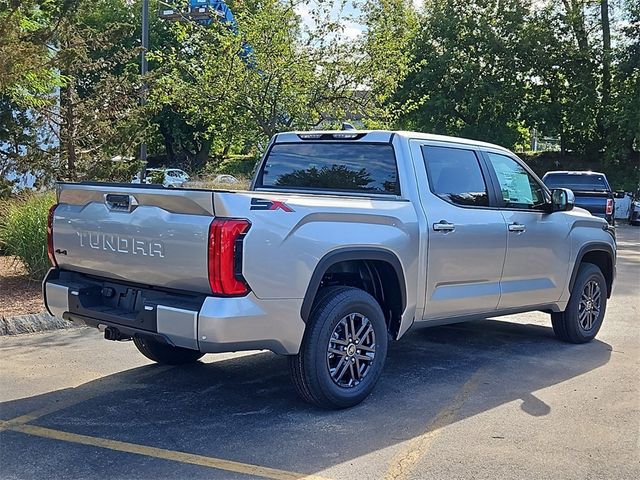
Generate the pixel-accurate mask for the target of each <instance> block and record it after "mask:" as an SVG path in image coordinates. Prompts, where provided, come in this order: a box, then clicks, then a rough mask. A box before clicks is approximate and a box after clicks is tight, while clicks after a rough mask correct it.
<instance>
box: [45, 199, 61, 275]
mask: <svg viewBox="0 0 640 480" xmlns="http://www.w3.org/2000/svg"><path fill="white" fill-rule="evenodd" d="M57 206H58V205H52V206H51V208H49V214H48V215H47V255H48V256H49V261H50V262H51V265H52V266H54V267H57V266H58V262H56V255H55V253H54V251H53V216H54V214H55V212H56V207H57Z"/></svg>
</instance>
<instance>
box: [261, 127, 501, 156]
mask: <svg viewBox="0 0 640 480" xmlns="http://www.w3.org/2000/svg"><path fill="white" fill-rule="evenodd" d="M394 135H398V136H400V137H403V138H406V139H407V140H427V141H433V142H444V143H456V144H462V145H469V146H474V147H484V148H491V149H495V150H502V151H505V152H509V149H507V148H505V147H502V146H500V145H495V144H493V143H487V142H481V141H479V140H472V139H469V138H461V137H450V136H447V135H436V134H432V133H422V132H411V131H405V130H356V129H354V130H309V131H292V132H283V133H278V134H276V135H275V137H274V140H273V141H274V143H295V142H304V141H310V140H320V141H322V140H326V141H332V140H333V141H341V140H350V141H356V142H357V141H359V142H380V143H389V142H391V140H392V138H393V136H394Z"/></svg>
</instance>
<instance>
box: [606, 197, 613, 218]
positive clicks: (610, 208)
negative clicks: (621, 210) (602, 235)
mask: <svg viewBox="0 0 640 480" xmlns="http://www.w3.org/2000/svg"><path fill="white" fill-rule="evenodd" d="M612 213H613V198H607V215H611V214H612Z"/></svg>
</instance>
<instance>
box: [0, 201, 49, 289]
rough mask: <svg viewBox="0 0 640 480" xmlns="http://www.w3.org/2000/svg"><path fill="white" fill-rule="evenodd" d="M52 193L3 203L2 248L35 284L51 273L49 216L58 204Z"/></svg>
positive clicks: (0, 214) (0, 215)
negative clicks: (35, 281) (48, 245)
mask: <svg viewBox="0 0 640 480" xmlns="http://www.w3.org/2000/svg"><path fill="white" fill-rule="evenodd" d="M55 201H56V199H55V195H54V193H53V192H47V193H39V194H31V195H27V196H23V197H19V198H16V199H12V200H8V201H7V200H5V201H2V202H1V203H0V244H1V245H2V251H3V252H4V254H6V255H13V256H16V257H17V258H19V259H20V260H21V261H22V263H23V264H24V265H25V267H26V269H27V272H28V274H29V276H30V277H31V278H32V279H33V280H41V279H42V278H43V277H44V274H45V273H46V272H47V270H48V269H49V266H50V264H49V258H48V257H47V214H48V212H49V208H50V207H51V206H52V205H53V204H54V203H55Z"/></svg>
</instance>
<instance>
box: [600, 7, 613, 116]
mask: <svg viewBox="0 0 640 480" xmlns="http://www.w3.org/2000/svg"><path fill="white" fill-rule="evenodd" d="M600 15H601V17H602V106H603V107H605V108H606V107H608V106H609V104H610V103H611V25H610V24H609V0H601V1H600Z"/></svg>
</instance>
